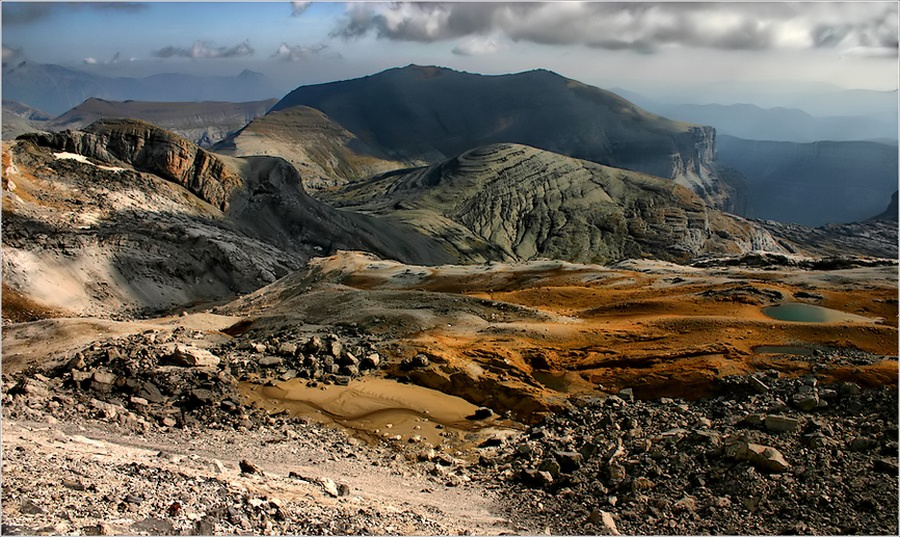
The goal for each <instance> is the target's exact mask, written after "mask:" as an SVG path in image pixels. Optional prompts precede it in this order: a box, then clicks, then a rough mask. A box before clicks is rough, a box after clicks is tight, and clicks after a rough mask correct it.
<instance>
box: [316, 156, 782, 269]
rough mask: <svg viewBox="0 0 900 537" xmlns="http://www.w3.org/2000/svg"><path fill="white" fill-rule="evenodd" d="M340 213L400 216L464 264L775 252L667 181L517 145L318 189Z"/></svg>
mask: <svg viewBox="0 0 900 537" xmlns="http://www.w3.org/2000/svg"><path fill="white" fill-rule="evenodd" d="M322 195H323V198H324V199H325V200H327V201H329V202H331V203H333V204H335V205H337V206H340V207H343V208H344V209H345V210H354V211H360V212H363V213H366V214H371V215H374V216H378V217H381V218H383V219H386V220H389V221H395V222H400V223H403V224H406V225H409V226H411V227H413V228H415V229H417V230H418V231H419V232H420V233H422V234H424V235H426V236H431V237H434V238H436V239H439V240H440V241H441V242H442V243H443V244H446V245H447V246H446V247H447V248H448V249H450V250H451V251H453V252H454V255H455V257H457V258H458V259H460V260H463V261H466V262H484V261H488V260H529V259H535V258H541V257H546V258H552V259H565V260H568V261H575V262H590V263H606V262H610V261H616V260H621V259H625V258H629V257H632V258H637V257H645V256H649V257H653V258H656V259H664V260H669V261H678V262H685V261H688V260H691V259H694V258H696V257H698V256H701V255H704V254H738V253H745V252H749V251H751V250H757V249H765V250H768V251H779V250H781V246H779V245H778V244H777V243H776V242H775V240H774V239H773V238H772V237H771V236H770V235H769V233H768V232H766V231H762V230H760V229H759V228H758V227H757V226H755V225H754V224H752V223H750V222H748V221H746V220H744V219H742V218H738V217H734V216H731V215H728V214H725V213H722V212H719V211H716V210H714V209H712V208H710V207H709V206H708V205H706V204H705V203H704V202H703V201H702V200H701V199H700V198H699V197H698V196H696V195H695V194H693V193H692V192H690V191H689V190H688V189H686V188H684V187H682V186H680V185H677V184H674V183H673V182H672V181H668V180H665V179H661V178H659V177H653V176H649V175H646V174H642V173H638V172H632V171H627V170H622V169H618V168H610V167H607V166H603V165H600V164H597V163H594V162H589V161H585V160H579V159H574V158H571V157H567V156H564V155H560V154H557V153H552V152H549V151H544V150H541V149H537V148H534V147H530V146H525V145H518V144H493V145H488V146H483V147H479V148H476V149H473V150H470V151H467V152H465V153H463V154H462V155H460V156H459V157H456V158H452V159H450V160H447V161H444V162H441V163H439V164H434V165H432V166H430V167H423V168H417V169H412V170H406V171H397V172H389V173H386V174H382V175H379V176H376V177H373V178H370V179H368V180H365V181H360V182H357V183H353V184H350V185H347V186H345V187H344V188H343V189H341V190H339V191H336V192H335V191H332V192H324V193H323V194H322Z"/></svg>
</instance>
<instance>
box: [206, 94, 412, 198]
mask: <svg viewBox="0 0 900 537" xmlns="http://www.w3.org/2000/svg"><path fill="white" fill-rule="evenodd" d="M214 150H215V151H217V152H219V153H222V154H227V155H234V156H249V155H272V156H278V157H281V158H283V159H285V160H287V161H288V162H290V163H291V164H292V165H293V166H294V167H295V168H297V171H298V172H299V173H300V178H301V179H302V181H303V186H304V187H305V188H307V189H320V188H328V187H333V186H337V185H343V184H345V183H347V182H348V181H352V180H355V179H361V178H364V177H368V176H370V175H373V174H376V173H382V172H385V171H388V170H394V169H397V168H402V167H404V166H405V165H404V164H402V163H400V162H395V161H389V160H383V159H380V158H378V157H376V156H374V155H375V154H376V151H374V150H373V149H371V148H369V147H368V146H367V145H366V144H365V143H363V142H362V141H360V140H359V138H357V137H356V136H354V135H353V134H352V133H350V132H349V131H347V130H346V129H344V128H343V127H341V126H340V125H338V124H337V123H335V122H334V121H332V120H331V118H329V117H328V116H326V115H325V114H324V113H322V112H320V111H319V110H316V109H314V108H309V107H306V106H295V107H292V108H289V109H287V110H280V111H277V112H272V113H270V114H267V115H266V116H264V117H261V118H257V119H254V120H253V121H252V122H250V124H249V125H247V126H246V127H244V128H243V129H241V130H240V131H239V132H237V133H235V134H234V135H233V136H230V137H228V138H227V139H226V140H223V141H222V142H221V143H219V144H217V145H215V146H214Z"/></svg>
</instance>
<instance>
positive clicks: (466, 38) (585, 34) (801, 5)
mask: <svg viewBox="0 0 900 537" xmlns="http://www.w3.org/2000/svg"><path fill="white" fill-rule="evenodd" d="M2 16H3V20H2V30H3V33H2V40H3V61H4V63H8V62H14V61H15V62H17V61H20V60H23V59H25V60H29V61H34V62H38V63H55V64H60V65H64V66H68V67H76V68H79V69H83V70H87V71H91V72H95V73H99V74H105V75H110V76H144V75H148V74H153V73H159V72H191V73H201V74H227V75H234V74H237V73H239V72H240V71H241V70H243V69H245V68H249V69H252V70H255V71H260V72H262V73H264V74H266V75H268V76H270V77H272V78H273V79H274V80H276V81H277V82H278V83H279V84H280V85H281V86H282V87H283V88H284V89H285V90H288V89H290V88H293V87H296V86H298V85H301V84H308V83H315V82H324V81H330V80H334V79H340V78H350V77H357V76H364V75H367V74H372V73H374V72H377V71H380V70H382V69H385V68H389V67H394V66H402V65H407V64H410V63H417V64H434V65H442V66H447V67H451V68H454V69H459V70H465V71H471V72H480V73H486V74H499V73H509V72H518V71H523V70H528V69H534V68H546V69H551V70H553V71H556V72H558V73H560V74H563V75H564V76H568V77H570V78H575V79H578V80H581V81H583V82H586V83H589V84H593V85H597V86H601V87H607V88H612V87H624V88H628V89H632V90H634V91H642V92H645V93H648V92H649V93H653V92H661V91H663V90H673V89H677V88H679V87H682V86H695V85H698V84H699V85H716V84H727V83H735V82H737V83H742V84H748V85H752V84H762V85H770V86H772V85H777V84H784V83H788V82H791V83H802V84H807V85H811V84H820V83H827V84H832V85H836V86H840V87H844V88H861V89H878V90H888V89H895V88H896V87H897V79H898V60H897V41H898V2H896V1H895V0H890V1H883V2H864V1H851V2H792V3H787V2H771V3H765V2H747V3H740V2H706V3H681V2H651V3H643V2H618V3H611V2H568V1H567V2H520V3H488V2H459V3H438V2H392V3H384V2H245V3H239V2H196V3H186V2H150V3H124V2H107V3H86V2H71V3H49V2H3V6H2Z"/></svg>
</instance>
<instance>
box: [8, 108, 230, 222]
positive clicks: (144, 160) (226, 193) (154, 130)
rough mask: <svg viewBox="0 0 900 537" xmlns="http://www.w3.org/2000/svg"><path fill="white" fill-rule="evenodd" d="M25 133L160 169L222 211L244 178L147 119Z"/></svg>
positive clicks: (53, 144)
mask: <svg viewBox="0 0 900 537" xmlns="http://www.w3.org/2000/svg"><path fill="white" fill-rule="evenodd" d="M21 138H22V139H24V140H28V141H32V142H34V143H36V144H38V145H41V146H45V147H50V148H52V149H55V150H58V151H65V152H70V153H75V154H78V155H83V156H85V157H88V158H93V159H96V160H99V161H100V162H103V163H107V164H113V165H117V164H126V165H129V166H133V167H134V168H135V169H137V170H140V171H146V172H149V173H152V174H155V175H158V176H160V177H162V178H164V179H167V180H169V181H173V182H175V183H178V184H179V185H181V186H183V187H185V188H187V189H188V190H190V191H191V192H192V193H193V194H195V195H196V196H197V197H199V198H201V199H202V200H204V201H206V202H208V203H210V204H212V205H214V206H215V207H217V208H219V209H221V210H223V211H224V210H227V209H228V204H229V200H230V198H231V196H232V195H233V194H234V191H235V190H236V189H237V188H239V187H240V186H241V184H242V180H241V175H240V171H239V169H238V168H237V166H236V165H235V164H234V163H229V162H226V161H225V160H223V159H222V158H220V157H218V156H216V155H213V154H211V153H209V152H207V151H205V150H203V149H200V148H199V147H197V146H196V145H195V144H194V143H192V142H190V141H188V140H186V139H184V138H182V137H180V136H178V135H176V134H174V133H172V132H169V131H167V130H165V129H161V128H159V127H157V126H155V125H152V124H150V123H146V122H144V121H139V120H133V119H105V120H100V121H97V122H94V123H92V124H91V125H90V126H88V127H87V128H85V129H84V130H82V131H65V132H61V133H52V134H48V133H39V134H38V133H36V134H26V135H23V136H22V137H21Z"/></svg>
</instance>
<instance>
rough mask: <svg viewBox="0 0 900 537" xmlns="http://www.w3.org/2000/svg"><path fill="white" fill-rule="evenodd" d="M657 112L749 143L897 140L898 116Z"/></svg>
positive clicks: (747, 107) (691, 108) (701, 109)
mask: <svg viewBox="0 0 900 537" xmlns="http://www.w3.org/2000/svg"><path fill="white" fill-rule="evenodd" d="M652 110H654V111H655V112H656V113H659V114H664V115H666V116H667V117H671V118H673V119H680V120H683V121H691V122H695V123H704V124H707V125H712V126H713V127H715V128H716V132H717V133H718V134H720V135H729V136H735V137H737V138H745V139H749V140H772V141H778V142H817V141H820V140H834V141H848V140H877V139H895V140H896V139H897V117H896V116H894V117H893V118H891V117H887V118H884V119H883V120H881V121H879V120H878V119H875V118H872V117H866V116H828V117H815V116H811V115H809V114H807V113H806V112H804V111H802V110H798V109H796V108H760V107H758V106H756V105H752V104H732V105H728V106H724V105H720V104H703V105H701V104H681V105H660V106H659V107H655V108H652Z"/></svg>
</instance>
